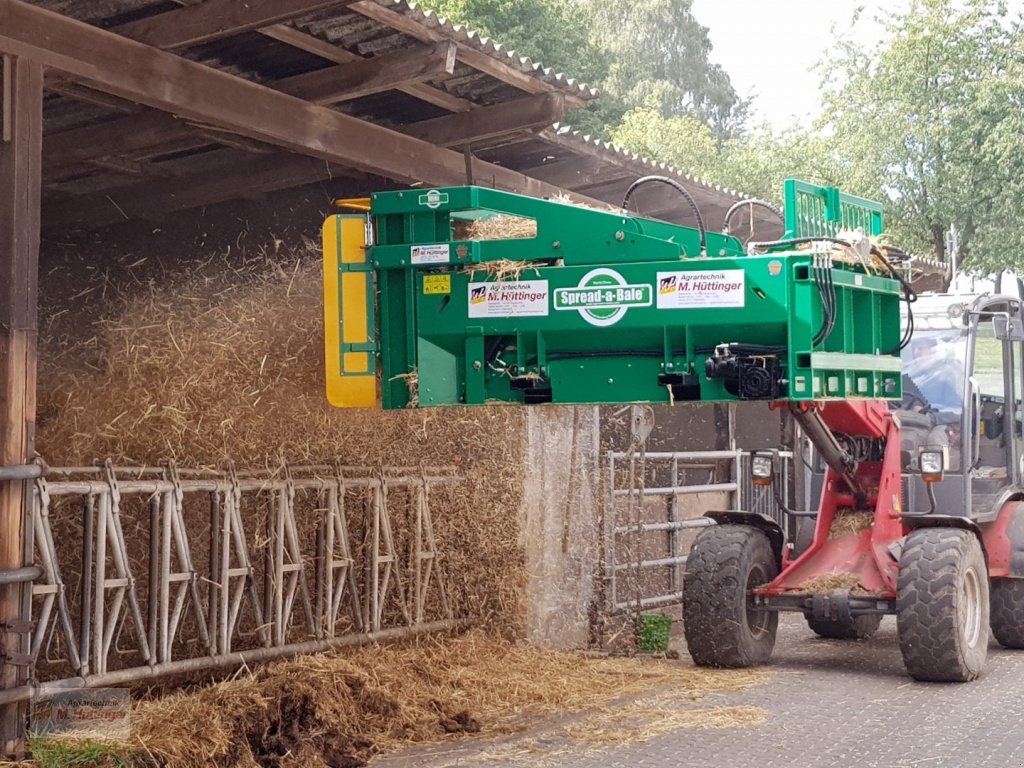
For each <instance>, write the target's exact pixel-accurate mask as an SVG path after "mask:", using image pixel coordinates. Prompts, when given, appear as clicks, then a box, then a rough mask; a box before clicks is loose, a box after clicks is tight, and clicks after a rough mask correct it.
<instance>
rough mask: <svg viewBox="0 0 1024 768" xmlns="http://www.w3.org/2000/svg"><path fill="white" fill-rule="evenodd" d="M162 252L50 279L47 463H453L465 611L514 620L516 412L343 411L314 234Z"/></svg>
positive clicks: (450, 567) (452, 540)
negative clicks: (197, 254) (332, 370)
mask: <svg viewBox="0 0 1024 768" xmlns="http://www.w3.org/2000/svg"><path fill="white" fill-rule="evenodd" d="M84 258H85V257H83V259H84ZM125 261H127V259H125ZM154 262H156V260H155V259H149V260H147V259H145V258H143V259H136V260H134V261H131V262H129V263H124V261H123V262H122V263H121V264H120V265H115V266H114V269H112V270H111V271H110V272H109V274H108V273H107V271H106V267H105V266H104V267H103V268H99V267H96V266H95V264H96V262H94V261H89V262H83V263H78V264H75V263H73V262H72V263H70V264H65V265H62V266H61V267H60V268H59V269H54V270H52V271H51V272H50V273H49V274H48V276H47V278H48V279H47V280H46V281H44V283H43V286H44V289H46V290H49V293H44V295H43V297H42V299H43V307H42V315H41V316H42V322H41V328H42V332H41V339H40V348H41V351H40V375H39V418H38V426H37V450H38V451H39V452H40V454H41V455H42V456H43V457H44V458H45V459H46V460H47V461H48V462H49V463H50V464H51V465H54V466H61V465H64V466H67V465H82V464H89V463H91V462H92V461H93V460H95V459H104V458H107V457H110V458H112V459H113V460H114V461H115V463H117V464H121V465H140V464H141V465H154V464H156V463H157V462H159V461H161V460H163V459H167V458H173V459H175V460H176V461H177V463H178V465H179V466H182V467H194V466H220V467H223V466H224V465H225V463H226V462H227V461H229V460H230V461H234V462H235V463H236V465H238V466H239V467H240V468H241V467H268V468H272V469H273V468H277V467H279V466H280V465H281V463H283V462H288V463H292V464H298V463H303V462H314V463H333V462H334V461H335V460H339V461H341V462H343V463H346V464H352V465H365V466H374V465H377V464H380V463H383V464H390V465H404V466H420V465H422V464H426V465H428V466H448V465H453V464H458V465H459V468H460V472H461V473H462V474H463V475H464V476H465V478H466V481H467V482H465V483H463V484H461V485H460V487H459V489H458V492H457V493H448V494H447V495H446V498H445V499H444V502H445V503H444V505H443V506H437V507H436V508H435V510H434V515H435V532H436V535H437V538H438V545H439V549H440V550H441V551H443V552H444V554H445V560H444V566H445V568H446V571H447V574H448V575H449V578H450V579H451V580H452V581H453V582H454V584H453V587H454V591H455V594H454V603H455V608H456V610H457V611H460V612H462V613H464V614H469V615H488V614H493V615H500V616H502V617H504V618H507V619H508V620H509V622H510V623H511V624H514V623H515V622H516V621H518V614H519V611H520V605H519V603H520V594H521V592H520V589H521V585H522V575H521V573H520V571H521V569H522V555H521V552H520V548H519V546H518V537H519V524H518V519H517V515H515V514H514V513H513V514H510V513H509V510H514V509H516V508H517V507H518V504H519V499H520V498H521V491H520V484H521V483H520V479H519V477H518V470H519V466H520V460H521V456H522V450H523V449H522V430H521V414H520V413H519V412H518V411H517V410H516V409H498V408H474V409H451V410H445V411H443V412H442V411H438V410H435V411H404V412H381V411H370V410H366V411H350V410H339V409H335V408H332V407H331V406H330V405H329V404H328V403H327V401H326V398H325V395H324V391H323V390H324V387H323V376H324V374H323V332H322V323H323V321H322V309H321V307H322V294H321V291H322V278H321V260H320V254H319V251H318V248H317V247H316V246H315V245H314V244H312V243H309V242H306V243H302V244H299V245H297V246H295V247H291V248H289V247H287V246H285V245H284V244H283V243H281V242H280V241H276V242H275V243H274V244H272V245H271V246H270V247H268V248H262V249H257V250H250V251H249V252H248V253H246V254H241V255H240V254H238V253H233V254H230V255H228V254H220V255H217V256H215V257H210V258H206V259H205V260H202V261H181V260H175V261H173V262H170V261H168V262H167V263H166V264H165V263H154ZM109 263H110V262H109V261H108V262H106V264H109ZM62 271H63V273H65V274H64V277H65V279H64V280H63V281H60V280H58V279H56V278H59V277H61V276H62ZM57 285H63V286H64V288H63V294H62V293H61V291H59V290H57V289H56V288H54V286H57ZM65 522H67V521H62V520H60V519H57V520H55V525H56V526H57V527H58V529H60V526H61V525H62V524H63V523H65ZM68 524H74V521H71V522H70V523H68ZM301 524H302V523H301V521H300V525H301Z"/></svg>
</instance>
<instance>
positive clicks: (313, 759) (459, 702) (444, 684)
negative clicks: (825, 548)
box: [124, 630, 767, 768]
mask: <svg viewBox="0 0 1024 768" xmlns="http://www.w3.org/2000/svg"><path fill="white" fill-rule="evenodd" d="M766 677H767V674H766V673H765V672H762V671H759V670H711V669H699V668H696V667H692V666H688V665H684V664H681V663H679V662H670V661H665V660H653V659H638V658H601V659H586V658H583V657H580V656H577V655H573V654H566V653H556V652H553V651H544V650H540V649H537V648H531V647H525V646H520V645H516V644H514V643H511V642H508V641H504V640H500V639H496V638H495V637H494V636H493V635H492V634H490V633H487V632H485V631H482V630H480V631H474V632H470V633H468V634H466V635H464V636H462V637H459V638H455V639H451V640H444V639H437V638H421V639H420V640H419V641H411V642H408V643H405V644H401V645H397V644H396V645H389V646H383V647H367V648H361V649H354V650H350V651H347V652H344V653H342V652H339V653H330V654H318V655H313V656H305V657H300V658H297V659H294V660H290V661H283V662H277V663H274V664H271V665H268V666H266V667H263V668H261V669H258V670H256V671H255V672H254V673H253V675H252V676H251V677H246V678H242V679H238V680H234V681H231V682H225V683H219V684H216V685H212V686H207V687H203V688H199V689H197V690H194V691H190V692H180V693H175V694H171V695H168V696H163V697H161V698H155V699H150V700H144V701H141V702H140V703H138V704H137V706H136V709H135V711H134V712H133V715H132V717H133V720H132V730H133V743H132V744H131V745H130V746H128V747H126V748H125V750H126V754H125V755H124V757H125V758H126V760H127V759H130V758H139V757H141V756H143V755H150V754H151V755H154V756H156V757H157V758H158V759H159V760H161V761H163V763H164V764H165V765H166V766H168V768H198V766H209V765H217V766H227V767H229V768H254V766H268V765H274V766H296V768H297V767H298V766H308V767H309V768H320V767H322V766H324V765H332V766H336V765H341V766H358V765H362V764H363V762H364V761H365V760H367V759H369V758H370V757H371V756H372V755H374V754H378V753H380V752H389V751H393V750H396V749H398V748H400V747H402V746H404V745H406V744H408V743H412V742H423V741H432V740H437V739H442V738H445V737H449V738H450V737H452V736H453V735H456V736H457V735H459V734H466V733H475V732H478V731H481V732H484V733H491V734H499V733H514V732H517V731H519V730H521V729H522V728H523V725H524V717H525V716H535V715H543V714H563V713H566V712H571V711H584V710H588V709H591V708H593V707H595V706H602V705H605V704H608V703H609V702H612V701H613V700H615V699H617V698H621V697H623V696H630V695H636V694H639V693H642V692H644V691H649V690H651V689H652V688H656V687H659V686H660V687H671V690H672V696H673V698H674V699H675V700H678V701H681V702H689V701H692V700H694V699H697V698H700V697H701V696H703V695H705V694H706V693H709V692H723V691H740V690H744V689H746V688H748V687H749V686H751V685H755V684H758V683H761V682H763V681H764V680H765V679H766ZM663 705H664V702H662V703H661V704H658V705H656V706H658V707H660V706H663ZM644 706H647V709H644V708H643V707H644ZM741 709H743V708H737V709H736V710H735V711H730V710H729V709H725V708H716V709H707V710H695V711H690V712H689V714H687V712H686V711H679V712H674V711H668V712H666V713H665V717H664V719H663V720H662V721H660V722H655V724H654V725H652V726H650V729H649V733H650V734H651V735H653V734H654V733H655V731H656V729H659V728H663V729H667V728H669V727H670V726H671V723H675V726H676V727H728V726H729V725H739V724H744V722H748V723H749V722H755V718H754V716H753V715H752V714H751V713H744V712H741V711H740V710H741ZM653 711H654V710H653V709H652V708H651V705H643V704H636V705H630V706H627V707H625V709H624V712H625V713H626V716H627V717H629V718H640V717H643V716H644V713H645V712H647V713H653ZM613 714H614V711H613V713H608V714H604V713H602V714H599V715H597V716H596V717H597V719H595V720H593V721H592V722H591V723H590V726H589V727H577V731H576V732H578V733H579V734H581V735H580V738H584V736H583V735H582V734H583V733H587V734H589V735H588V736H587V737H586V738H588V739H589V740H591V741H598V740H599V738H600V737H599V736H598V732H599V731H600V730H601V729H602V728H607V727H609V726H608V725H605V724H604V723H606V722H608V721H607V718H608V717H611V716H612V715H613ZM602 718H604V719H602ZM636 727H637V728H642V726H641V725H637V726H636ZM665 732H667V731H665ZM284 755H288V758H287V759H285V758H284V757H283V756H284Z"/></svg>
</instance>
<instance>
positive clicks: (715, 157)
mask: <svg viewBox="0 0 1024 768" xmlns="http://www.w3.org/2000/svg"><path fill="white" fill-rule="evenodd" d="M612 137H613V140H614V141H615V143H617V144H619V145H620V146H623V147H625V148H627V149H629V150H631V151H633V152H637V153H639V154H642V155H646V156H648V157H652V158H656V159H657V160H660V161H662V162H666V163H669V164H671V165H673V166H675V167H676V168H678V169H680V170H681V171H684V172H686V173H688V174H691V175H692V176H695V177H697V178H699V179H701V180H703V181H707V182H710V183H713V184H720V185H722V186H725V187H728V188H731V189H735V190H737V191H740V192H743V193H745V194H748V195H751V196H754V197H760V198H762V199H764V200H768V201H770V202H774V203H777V204H781V203H782V185H783V182H784V181H785V180H786V179H788V178H792V177H797V178H801V179H804V180H806V181H811V182H814V183H818V184H825V185H829V186H843V184H842V180H843V178H844V174H843V171H842V169H841V167H840V166H839V164H838V162H837V158H836V154H835V152H834V150H833V147H832V144H831V142H830V141H829V140H828V139H827V138H826V137H823V136H820V135H816V134H810V133H808V132H806V131H804V130H802V129H799V128H795V127H794V128H791V129H789V130H786V131H783V132H781V133H776V132H774V131H772V129H771V127H770V126H768V125H761V126H758V127H756V128H753V129H749V130H747V131H746V132H744V133H742V134H740V135H736V136H733V137H731V138H728V139H726V140H724V141H719V140H717V139H716V137H715V135H714V133H713V131H712V130H711V128H710V127H709V126H708V125H707V124H705V123H703V122H701V121H700V120H698V119H697V118H695V117H668V118H666V117H664V116H662V114H661V112H660V111H659V110H658V109H657V108H654V107H648V108H645V109H636V110H633V111H631V112H629V113H628V114H627V115H626V116H625V117H624V118H623V120H622V122H621V124H620V125H619V126H618V127H617V128H616V129H615V130H614V131H613V135H612Z"/></svg>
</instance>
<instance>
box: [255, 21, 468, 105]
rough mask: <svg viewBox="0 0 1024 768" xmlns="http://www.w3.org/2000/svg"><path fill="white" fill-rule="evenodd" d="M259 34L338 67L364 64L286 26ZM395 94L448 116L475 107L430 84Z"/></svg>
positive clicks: (407, 86)
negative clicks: (357, 63) (412, 99)
mask: <svg viewBox="0 0 1024 768" xmlns="http://www.w3.org/2000/svg"><path fill="white" fill-rule="evenodd" d="M260 34H261V35H265V36H267V37H269V38H271V39H273V40H277V41H278V42H281V43H286V44H287V45H290V46H292V47H293V48H298V49H299V50H301V51H305V52H306V53H312V54H313V55H315V56H319V57H320V58H321V59H324V60H325V61H333V62H334V63H335V64H348V63H350V62H354V61H365V59H364V58H363V57H362V56H360V55H359V54H356V53H352V52H351V51H346V50H345V49H344V48H342V47H340V46H337V45H334V44H333V43H328V42H326V41H324V40H321V39H320V38H319V37H314V36H313V35H310V34H307V33H305V32H302V31H300V30H298V29H295V28H294V27H289V26H285V25H284V24H275V25H274V26H272V27H265V28H264V29H261V30H260ZM396 90H399V91H401V92H402V93H407V94H409V95H410V96H415V97H416V98H417V99H420V100H421V101H425V102H427V103H428V104H433V105H434V106H435V107H441V109H447V110H448V111H449V112H468V111H469V110H471V109H474V108H475V107H476V104H474V103H473V102H472V101H470V100H469V99H463V98H461V97H460V96H456V95H455V94H453V93H448V91H446V90H444V89H443V88H435V87H434V86H432V85H428V84H427V83H404V84H402V85H399V86H398V87H397V88H396Z"/></svg>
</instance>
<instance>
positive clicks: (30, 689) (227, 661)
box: [0, 619, 475, 705]
mask: <svg viewBox="0 0 1024 768" xmlns="http://www.w3.org/2000/svg"><path fill="white" fill-rule="evenodd" d="M474 623H475V620H474V619H445V620H442V621H433V622H429V623H427V624H420V625H418V626H416V627H394V628H391V629H382V630H378V631H375V632H367V633H360V634H352V635H343V636H341V637H334V638H328V639H324V640H309V641H306V642H302V643H291V644H289V645H283V646H275V647H271V648H255V649H253V650H251V651H235V652H233V653H226V654H221V655H219V656H203V657H200V658H196V659H179V660H177V661H170V662H166V663H162V664H155V665H153V666H145V667H132V668H130V669H119V670H117V671H116V672H106V673H104V674H95V675H88V676H86V677H71V678H67V679H65V680H58V681H55V682H52V683H41V684H39V685H37V686H29V685H26V686H22V687H21V688H14V689H11V690H7V691H0V705H2V704H10V703H13V702H16V701H29V700H32V701H44V700H46V699H52V698H53V697H54V696H59V695H60V694H62V693H67V692H68V691H77V690H81V689H83V688H106V687H112V686H116V685H124V684H125V683H133V682H136V681H139V680H153V679H155V678H159V677H166V676H167V675H177V674H182V673H190V672H201V671H203V670H209V669H219V668H222V667H235V666H238V667H241V666H246V665H251V664H257V663H260V662H263V661H269V660H271V659H283V658H289V657H292V656H299V655H302V654H306V653H320V652H323V651H330V650H334V649H336V648H346V647H351V646H359V645H369V644H371V643H381V642H385V641H388V640H400V639H403V638H407V637H415V636H418V635H424V634H430V633H432V632H451V631H456V630H460V629H464V628H466V627H469V626H472V625H473V624H474Z"/></svg>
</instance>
